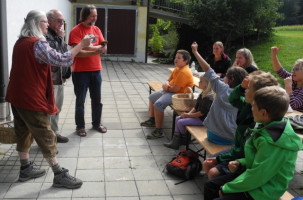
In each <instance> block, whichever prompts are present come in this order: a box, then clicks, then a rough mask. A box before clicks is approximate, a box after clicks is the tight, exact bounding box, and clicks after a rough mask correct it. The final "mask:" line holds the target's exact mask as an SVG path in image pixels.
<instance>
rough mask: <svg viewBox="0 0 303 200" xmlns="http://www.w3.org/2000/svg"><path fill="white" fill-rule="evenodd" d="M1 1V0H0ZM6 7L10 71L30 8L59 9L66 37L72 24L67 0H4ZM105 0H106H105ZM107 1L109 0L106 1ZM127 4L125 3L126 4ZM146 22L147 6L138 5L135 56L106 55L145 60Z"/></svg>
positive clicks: (69, 5)
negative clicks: (63, 19) (63, 18)
mask: <svg viewBox="0 0 303 200" xmlns="http://www.w3.org/2000/svg"><path fill="white" fill-rule="evenodd" d="M1 1H3V0H1ZM5 1H6V7H7V8H6V9H7V12H6V13H7V45H8V66H9V70H8V71H10V67H11V61H12V51H13V47H14V44H15V42H16V40H17V39H18V35H19V33H20V30H21V27H22V25H23V22H24V18H25V17H26V15H27V13H28V12H29V11H30V10H41V11H44V12H47V11H48V10H50V9H58V10H60V11H61V12H62V13H63V15H64V17H65V20H66V23H67V26H66V28H67V30H66V33H67V36H66V37H67V39H68V34H69V32H70V30H71V28H72V27H73V26H74V24H72V18H73V17H74V16H73V15H74V12H73V11H72V3H70V1H69V0H51V1H50V0H5ZM105 2H106V1H105ZM106 3H109V4H110V2H106ZM126 6H127V5H126ZM146 22H147V7H138V25H137V27H138V30H137V31H138V32H137V52H136V57H122V58H119V57H108V59H111V60H119V61H135V62H145V48H146V42H145V41H146Z"/></svg>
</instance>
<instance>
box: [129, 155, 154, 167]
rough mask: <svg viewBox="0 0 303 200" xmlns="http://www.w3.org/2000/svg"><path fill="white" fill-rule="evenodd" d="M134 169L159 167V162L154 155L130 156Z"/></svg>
mask: <svg viewBox="0 0 303 200" xmlns="http://www.w3.org/2000/svg"><path fill="white" fill-rule="evenodd" d="M129 159H130V162H131V167H132V169H148V168H154V169H158V166H157V163H156V161H155V159H154V157H153V156H136V157H129Z"/></svg>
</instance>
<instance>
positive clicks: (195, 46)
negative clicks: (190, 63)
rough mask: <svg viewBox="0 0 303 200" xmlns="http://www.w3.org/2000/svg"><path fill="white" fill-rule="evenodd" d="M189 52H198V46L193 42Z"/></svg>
mask: <svg viewBox="0 0 303 200" xmlns="http://www.w3.org/2000/svg"><path fill="white" fill-rule="evenodd" d="M191 50H192V52H197V51H198V44H197V43H196V42H193V43H192V44H191Z"/></svg>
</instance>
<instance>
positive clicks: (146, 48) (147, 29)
mask: <svg viewBox="0 0 303 200" xmlns="http://www.w3.org/2000/svg"><path fill="white" fill-rule="evenodd" d="M145 1H147V19H146V43H145V63H147V57H148V39H149V38H148V31H149V4H150V2H149V1H150V0H145Z"/></svg>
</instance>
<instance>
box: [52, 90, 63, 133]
mask: <svg viewBox="0 0 303 200" xmlns="http://www.w3.org/2000/svg"><path fill="white" fill-rule="evenodd" d="M54 97H55V102H56V106H57V108H58V109H59V112H58V113H57V114H55V115H49V121H50V125H51V128H52V130H53V131H54V132H55V133H56V134H59V127H58V122H59V114H60V112H61V109H62V105H63V99H64V85H54Z"/></svg>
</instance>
